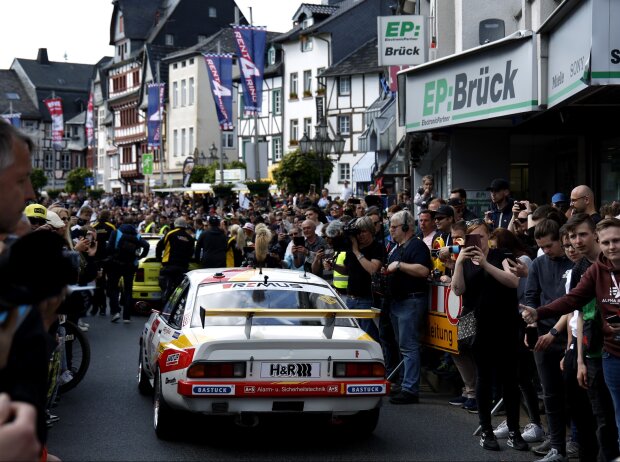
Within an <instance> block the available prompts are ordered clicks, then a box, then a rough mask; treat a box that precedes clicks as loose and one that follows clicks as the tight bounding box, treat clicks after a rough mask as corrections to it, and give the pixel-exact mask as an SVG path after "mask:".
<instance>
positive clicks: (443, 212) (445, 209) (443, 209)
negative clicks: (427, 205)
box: [434, 205, 454, 218]
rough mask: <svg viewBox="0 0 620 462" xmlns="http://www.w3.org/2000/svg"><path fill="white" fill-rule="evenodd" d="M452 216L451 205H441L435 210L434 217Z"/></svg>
mask: <svg viewBox="0 0 620 462" xmlns="http://www.w3.org/2000/svg"><path fill="white" fill-rule="evenodd" d="M453 216H454V210H453V209H452V207H450V206H449V205H441V206H440V207H439V208H438V209H437V211H435V217H434V218H439V217H453Z"/></svg>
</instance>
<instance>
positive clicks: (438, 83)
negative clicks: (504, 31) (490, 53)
mask: <svg viewBox="0 0 620 462" xmlns="http://www.w3.org/2000/svg"><path fill="white" fill-rule="evenodd" d="M518 72H519V69H518V68H515V69H513V68H512V60H508V61H506V67H505V70H504V72H503V73H502V72H496V73H495V74H492V75H491V73H490V72H489V66H486V67H481V68H480V75H479V76H478V77H475V78H470V77H469V76H468V75H467V74H466V73H465V72H462V73H460V74H457V75H456V76H454V82H453V84H452V85H449V84H448V81H447V80H446V79H437V80H431V81H430V82H426V84H425V85H424V103H423V104H424V105H423V108H422V116H432V115H435V114H438V113H440V112H450V111H458V110H460V109H464V108H469V107H472V105H473V106H474V107H476V106H483V105H485V104H488V103H497V102H499V101H505V100H509V99H513V98H514V97H515V86H514V81H515V78H516V77H517V73H518Z"/></svg>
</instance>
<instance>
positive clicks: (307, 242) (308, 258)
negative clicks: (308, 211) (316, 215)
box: [291, 220, 327, 276]
mask: <svg viewBox="0 0 620 462" xmlns="http://www.w3.org/2000/svg"><path fill="white" fill-rule="evenodd" d="M301 232H302V233H303V235H304V243H303V245H302V244H301V242H299V241H297V242H295V241H296V240H295V239H294V242H293V248H292V249H291V251H292V253H293V255H294V258H293V264H294V265H295V268H300V267H302V265H303V268H305V270H306V271H308V270H310V271H311V272H312V273H313V274H316V275H317V276H321V275H322V274H323V267H322V260H323V257H324V256H325V247H326V245H327V244H326V243H325V240H324V239H323V238H322V237H321V236H319V235H318V234H317V233H316V224H315V222H314V221H312V220H305V221H304V222H303V223H302V224H301Z"/></svg>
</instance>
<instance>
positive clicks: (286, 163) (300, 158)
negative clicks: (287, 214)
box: [273, 149, 334, 194]
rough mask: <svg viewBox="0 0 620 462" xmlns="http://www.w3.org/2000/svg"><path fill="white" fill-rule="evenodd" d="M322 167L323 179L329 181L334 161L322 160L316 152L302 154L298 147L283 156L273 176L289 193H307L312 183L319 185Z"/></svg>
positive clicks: (279, 185)
mask: <svg viewBox="0 0 620 462" xmlns="http://www.w3.org/2000/svg"><path fill="white" fill-rule="evenodd" d="M321 167H323V181H324V182H328V181H329V178H330V177H331V175H332V172H333V171H334V163H333V161H332V160H331V159H323V161H321V160H320V158H319V156H318V155H317V154H316V153H314V152H310V153H308V154H302V152H301V150H299V149H297V150H295V151H292V152H290V153H288V154H286V155H285V156H284V157H283V158H282V161H281V162H280V165H278V167H277V168H275V169H274V170H273V177H274V178H275V180H276V183H277V184H278V187H279V188H280V189H283V190H286V191H287V192H288V193H291V194H294V193H297V192H303V193H307V192H308V190H309V189H310V185H311V184H315V185H319V183H320V181H321V170H320V169H321ZM320 187H321V186H320V185H319V188H320Z"/></svg>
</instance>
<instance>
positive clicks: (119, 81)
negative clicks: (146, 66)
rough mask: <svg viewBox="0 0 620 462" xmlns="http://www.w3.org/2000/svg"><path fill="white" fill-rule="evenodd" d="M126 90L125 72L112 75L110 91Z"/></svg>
mask: <svg viewBox="0 0 620 462" xmlns="http://www.w3.org/2000/svg"><path fill="white" fill-rule="evenodd" d="M125 90H127V74H123V75H119V76H116V77H112V93H116V92H119V91H125Z"/></svg>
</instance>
